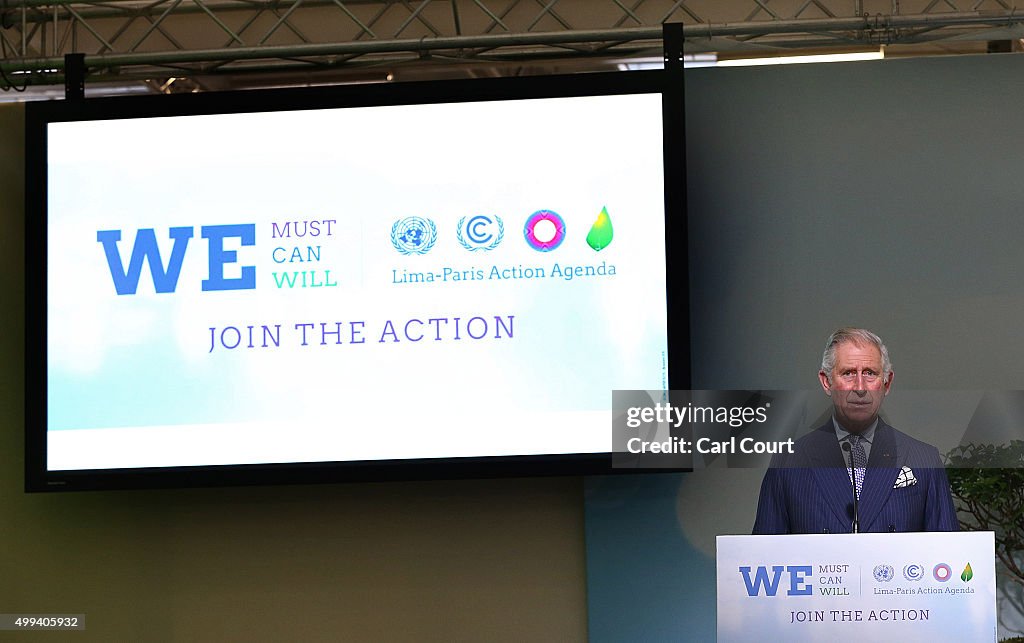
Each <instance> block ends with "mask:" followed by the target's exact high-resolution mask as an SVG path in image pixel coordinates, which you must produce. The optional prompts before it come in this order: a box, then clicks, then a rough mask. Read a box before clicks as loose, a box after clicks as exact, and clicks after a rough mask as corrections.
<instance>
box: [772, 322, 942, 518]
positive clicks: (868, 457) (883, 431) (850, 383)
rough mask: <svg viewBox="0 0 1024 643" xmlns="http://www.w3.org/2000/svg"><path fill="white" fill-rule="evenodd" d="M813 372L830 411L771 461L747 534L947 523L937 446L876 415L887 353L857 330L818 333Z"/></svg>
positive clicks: (884, 389) (889, 375) (887, 376)
mask: <svg viewBox="0 0 1024 643" xmlns="http://www.w3.org/2000/svg"><path fill="white" fill-rule="evenodd" d="M818 379H819V380H820V382H821V387H822V388H823V389H824V391H825V395H828V396H829V397H831V398H832V405H833V412H832V417H831V418H830V419H829V421H828V422H826V423H825V425H824V426H821V427H818V428H817V429H816V430H814V431H811V432H810V433H809V434H807V435H805V436H804V437H802V438H800V439H799V440H797V442H796V443H795V445H794V449H793V453H792V454H782V455H777V456H775V457H774V458H773V459H772V463H771V466H770V468H769V469H768V471H767V472H766V473H765V476H764V480H763V481H762V483H761V496H760V498H759V499H758V503H757V518H756V519H755V521H754V533H755V534H821V533H826V534H827V533H850V532H858V531H859V532H871V531H873V532H888V531H956V530H957V529H958V528H959V527H958V523H957V518H956V510H955V509H954V507H953V499H952V497H951V495H950V492H949V481H948V480H947V478H946V471H945V469H944V468H943V466H942V460H941V458H940V457H939V452H938V450H937V449H936V448H935V447H933V446H931V445H929V444H925V443H924V442H920V441H918V440H915V439H913V438H911V437H909V436H908V435H906V434H904V433H901V432H900V431H897V430H896V429H894V428H892V427H891V426H889V425H888V424H886V423H885V422H883V421H882V420H881V419H880V418H879V417H878V409H879V407H881V405H882V400H883V399H884V398H885V396H886V395H888V394H889V389H890V388H891V387H892V381H893V370H892V365H891V364H890V362H889V351H888V350H887V349H886V348H885V344H883V343H882V340H881V339H880V338H879V337H878V335H875V334H874V333H872V332H871V331H868V330H864V329H862V328H841V329H839V330H837V331H835V332H834V333H832V335H831V336H830V337H829V338H828V341H827V342H826V344H825V353H824V355H823V356H822V360H821V371H819V372H818Z"/></svg>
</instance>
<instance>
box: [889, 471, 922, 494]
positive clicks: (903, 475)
mask: <svg viewBox="0 0 1024 643" xmlns="http://www.w3.org/2000/svg"><path fill="white" fill-rule="evenodd" d="M916 484H917V478H915V477H914V470H913V469H911V468H910V467H903V468H902V469H900V475H898V476H896V484H894V485H893V486H892V488H893V489H900V488H902V487H913V486H914V485H916Z"/></svg>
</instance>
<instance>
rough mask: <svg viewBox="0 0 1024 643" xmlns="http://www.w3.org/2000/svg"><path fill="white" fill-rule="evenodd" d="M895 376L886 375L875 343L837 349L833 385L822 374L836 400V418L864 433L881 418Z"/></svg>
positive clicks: (849, 344) (827, 390)
mask: <svg viewBox="0 0 1024 643" xmlns="http://www.w3.org/2000/svg"><path fill="white" fill-rule="evenodd" d="M892 378H893V374H892V373H891V372H890V373H883V372H882V353H881V352H880V351H879V350H878V348H876V347H875V346H873V345H872V344H859V343H855V342H843V343H842V344H839V345H838V346H836V364H835V368H834V369H833V371H832V378H831V382H830V381H829V378H828V377H826V374H825V371H821V372H819V373H818V379H819V380H820V381H821V387H822V388H823V389H825V395H828V396H830V397H831V398H832V404H833V406H835V413H836V419H837V420H838V421H839V424H840V425H842V426H843V428H845V429H847V430H849V431H851V432H853V433H860V432H861V431H864V430H866V429H867V428H868V427H869V426H871V423H872V422H874V421H875V418H876V417H877V416H878V409H879V407H881V406H882V398H884V397H885V396H886V395H888V394H889V387H890V386H892Z"/></svg>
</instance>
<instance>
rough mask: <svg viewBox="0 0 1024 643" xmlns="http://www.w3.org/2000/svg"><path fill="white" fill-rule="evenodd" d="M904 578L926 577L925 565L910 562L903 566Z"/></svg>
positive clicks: (915, 579) (919, 578)
mask: <svg viewBox="0 0 1024 643" xmlns="http://www.w3.org/2000/svg"><path fill="white" fill-rule="evenodd" d="M903 578H906V579H907V580H913V581H918V580H921V579H922V578H924V567H922V566H920V565H915V564H910V565H907V566H906V567H904V568H903Z"/></svg>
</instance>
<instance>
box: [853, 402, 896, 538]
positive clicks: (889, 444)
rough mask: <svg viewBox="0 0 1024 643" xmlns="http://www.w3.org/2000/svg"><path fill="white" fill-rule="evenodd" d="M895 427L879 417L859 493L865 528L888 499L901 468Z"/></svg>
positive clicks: (862, 522) (861, 517)
mask: <svg viewBox="0 0 1024 643" xmlns="http://www.w3.org/2000/svg"><path fill="white" fill-rule="evenodd" d="M893 431H894V429H893V428H892V427H891V426H889V425H888V424H886V423H885V422H883V421H882V420H881V418H879V420H878V427H877V428H876V429H875V441H874V443H873V444H872V445H871V456H870V457H869V458H868V470H867V472H866V473H865V475H864V486H863V487H862V488H861V494H860V524H861V528H863V529H865V530H866V529H867V528H868V527H870V525H871V523H872V521H874V519H875V518H876V517H877V516H878V513H879V512H880V511H881V510H882V507H884V506H885V503H886V502H888V501H889V495H890V494H891V493H892V486H893V484H894V483H895V481H896V476H897V475H898V474H899V471H900V460H899V458H900V454H899V453H897V451H896V437H895V434H894V433H893Z"/></svg>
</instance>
